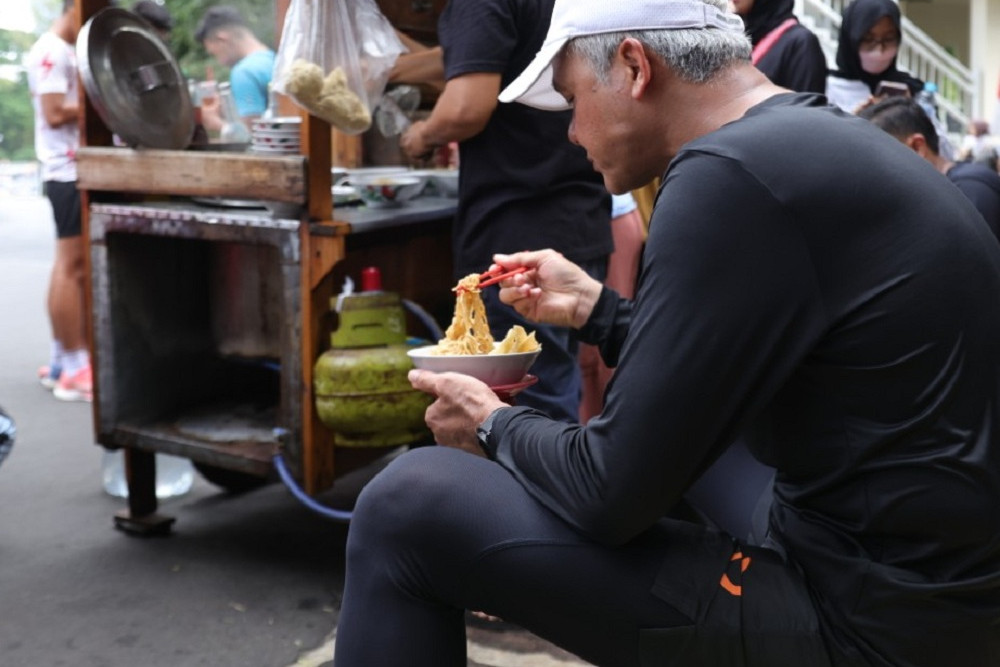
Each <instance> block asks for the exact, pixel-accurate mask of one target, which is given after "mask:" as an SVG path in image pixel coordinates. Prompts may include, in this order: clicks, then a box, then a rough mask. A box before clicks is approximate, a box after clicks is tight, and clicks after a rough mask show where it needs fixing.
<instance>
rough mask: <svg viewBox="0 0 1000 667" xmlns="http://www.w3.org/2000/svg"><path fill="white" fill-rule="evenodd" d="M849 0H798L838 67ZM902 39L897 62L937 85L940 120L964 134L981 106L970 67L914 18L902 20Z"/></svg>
mask: <svg viewBox="0 0 1000 667" xmlns="http://www.w3.org/2000/svg"><path fill="white" fill-rule="evenodd" d="M849 3H850V0H796V8H795V11H796V15H797V16H799V18H800V19H802V23H803V24H804V25H806V26H807V27H808V28H809V29H810V30H812V31H813V32H815V33H816V36H817V37H819V41H820V44H821V45H822V47H823V51H824V52H825V53H826V60H827V63H828V64H829V66H830V67H831V68H833V69H836V57H837V39H838V33H839V30H840V17H841V14H842V12H843V9H844V6H845V5H847V4H849ZM902 25H903V42H902V44H900V47H899V57H898V58H897V61H896V62H897V64H898V66H899V68H900V69H901V70H903V71H905V72H909V73H910V74H912V75H913V76H915V77H917V78H918V79H921V80H923V81H932V82H934V83H935V84H936V85H937V89H938V93H937V102H938V109H939V112H940V114H941V119H940V120H941V121H942V122H943V123H945V127H946V128H947V130H948V132H949V133H956V134H961V133H963V132H965V128H966V127H967V126H968V124H969V119H970V118H971V117H972V115H973V110H974V109H976V108H978V102H979V100H978V94H979V91H978V86H977V85H976V79H975V76H974V75H973V73H972V70H970V69H969V68H968V67H966V66H965V65H963V64H962V63H961V62H959V60H958V59H957V58H955V57H954V56H953V55H951V54H950V53H948V52H947V51H945V50H944V49H943V48H941V45H940V44H938V43H937V42H935V41H934V40H933V39H931V38H930V37H928V36H927V33H925V32H924V31H923V30H921V29H920V28H918V27H917V26H916V24H914V23H913V21H911V20H909V19H908V18H906V17H905V16H904V17H903V21H902Z"/></svg>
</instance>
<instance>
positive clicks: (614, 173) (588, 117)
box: [553, 54, 644, 194]
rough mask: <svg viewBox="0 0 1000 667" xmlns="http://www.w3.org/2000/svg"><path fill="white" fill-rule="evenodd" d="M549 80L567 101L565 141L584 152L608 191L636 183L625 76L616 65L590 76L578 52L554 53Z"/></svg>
mask: <svg viewBox="0 0 1000 667" xmlns="http://www.w3.org/2000/svg"><path fill="white" fill-rule="evenodd" d="M553 84H554V85H555V88H556V90H557V91H558V92H559V93H560V94H562V95H563V97H565V98H566V100H567V101H568V102H570V103H571V104H572V105H573V120H572V122H571V123H570V127H569V140H570V141H572V142H573V143H574V144H578V145H580V146H582V147H583V148H584V150H586V151H587V158H588V159H589V160H590V162H591V164H592V165H593V167H594V169H595V170H597V171H598V172H600V173H601V175H602V176H604V184H605V187H607V189H608V190H609V191H610V192H613V193H616V194H617V193H622V192H626V191H628V190H631V189H634V188H637V187H641V186H642V185H644V183H635V182H634V180H635V174H634V171H635V169H634V166H635V163H634V161H633V160H632V159H630V153H632V154H633V156H634V149H635V148H636V146H635V144H634V143H631V142H630V137H632V136H633V135H634V133H635V128H634V127H633V126H632V124H631V123H630V121H629V120H628V119H629V114H628V105H629V104H630V102H631V96H630V91H629V80H628V78H627V76H626V73H625V72H624V71H623V69H622V68H619V67H617V66H616V67H614V68H613V69H612V72H611V74H610V76H609V80H608V82H607V83H602V82H601V81H599V80H598V79H597V77H596V76H595V75H594V72H593V70H592V68H591V67H590V64H589V63H588V62H587V61H586V60H584V59H583V58H581V57H578V56H574V55H566V54H563V55H560V56H559V57H557V58H556V59H555V61H554V62H553Z"/></svg>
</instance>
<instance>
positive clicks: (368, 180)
mask: <svg viewBox="0 0 1000 667" xmlns="http://www.w3.org/2000/svg"><path fill="white" fill-rule="evenodd" d="M349 182H350V184H351V185H352V186H354V187H355V188H356V189H357V191H358V195H359V196H360V197H361V200H362V201H364V202H365V203H366V204H367V205H369V206H373V207H375V208H388V207H391V206H400V205H402V204H405V203H406V202H408V201H410V200H411V199H415V198H416V197H418V196H420V192H421V190H423V187H424V181H423V179H421V178H418V177H416V176H407V175H405V174H385V175H378V176H364V177H359V178H351V179H350V181H349Z"/></svg>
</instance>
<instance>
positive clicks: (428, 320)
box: [403, 299, 444, 341]
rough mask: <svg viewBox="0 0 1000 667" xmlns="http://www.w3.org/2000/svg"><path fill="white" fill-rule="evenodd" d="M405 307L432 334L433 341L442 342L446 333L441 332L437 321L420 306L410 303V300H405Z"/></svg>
mask: <svg viewBox="0 0 1000 667" xmlns="http://www.w3.org/2000/svg"><path fill="white" fill-rule="evenodd" d="M403 306H404V307H405V308H406V309H407V310H408V311H410V312H411V313H413V315H414V316H416V318H417V319H418V320H420V322H421V324H423V325H424V326H425V327H427V331H428V332H429V333H430V334H431V336H432V338H433V340H436V341H437V340H441V339H442V338H444V332H443V331H441V327H440V326H438V323H437V320H435V319H434V318H433V317H432V316H431V314H430V313H428V312H427V311H426V310H424V309H423V307H421V306H420V305H418V304H416V303H414V302H413V301H410V300H409V299H403Z"/></svg>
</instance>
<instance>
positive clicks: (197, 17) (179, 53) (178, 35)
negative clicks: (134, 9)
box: [123, 0, 277, 79]
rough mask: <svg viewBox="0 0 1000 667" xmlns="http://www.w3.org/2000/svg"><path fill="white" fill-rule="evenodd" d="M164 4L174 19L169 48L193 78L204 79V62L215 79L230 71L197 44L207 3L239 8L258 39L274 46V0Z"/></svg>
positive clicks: (167, 0) (175, 0)
mask: <svg viewBox="0 0 1000 667" xmlns="http://www.w3.org/2000/svg"><path fill="white" fill-rule="evenodd" d="M133 4H134V1H133V0H129V1H128V2H125V3H123V6H126V7H131V6H132V5H133ZM162 4H163V6H164V7H165V8H166V9H167V11H169V12H170V15H171V16H172V17H173V19H174V29H173V32H172V34H171V35H170V44H169V46H170V49H171V50H172V51H173V53H174V55H175V56H176V57H177V61H178V63H180V66H181V69H182V70H183V71H184V74H185V76H188V77H190V78H195V79H204V78H205V72H206V68H207V66H211V67H212V69H213V70H214V72H213V73H214V75H215V77H216V78H217V79H226V78H227V77H228V75H229V72H228V71H227V70H226V69H225V68H223V67H222V66H221V65H219V64H218V63H216V62H214V61H212V59H211V58H210V57H209V56H208V54H207V53H205V49H204V48H203V47H202V45H201V44H199V43H198V42H197V41H196V40H195V38H194V34H195V31H196V30H197V28H198V22H199V21H201V17H202V16H203V15H204V14H205V12H206V11H207V10H208V8H209V7H212V6H214V5H220V4H228V5H232V6H234V7H236V8H238V9H239V10H240V11H241V12H242V13H243V16H244V17H246V19H247V22H248V23H249V24H250V27H251V29H252V30H253V32H254V34H255V35H257V37H258V39H260V40H261V41H262V42H264V43H265V44H267V45H268V46H271V47H274V45H275V42H276V36H275V24H276V22H277V18H276V16H275V2H274V0H225V1H224V2H218V1H217V0H164V2H163V3H162Z"/></svg>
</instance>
